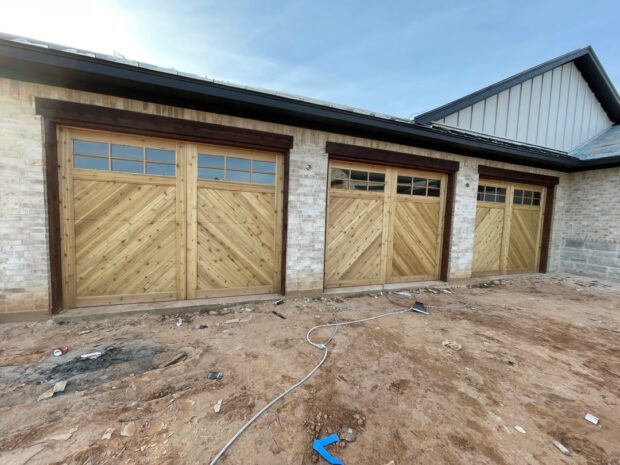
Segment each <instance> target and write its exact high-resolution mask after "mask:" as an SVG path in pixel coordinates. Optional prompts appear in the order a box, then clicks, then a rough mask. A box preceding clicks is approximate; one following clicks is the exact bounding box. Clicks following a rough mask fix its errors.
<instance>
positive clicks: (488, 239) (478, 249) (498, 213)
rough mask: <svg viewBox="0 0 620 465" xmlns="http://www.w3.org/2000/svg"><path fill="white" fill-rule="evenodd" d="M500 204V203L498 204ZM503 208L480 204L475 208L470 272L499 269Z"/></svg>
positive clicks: (502, 232)
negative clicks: (472, 258)
mask: <svg viewBox="0 0 620 465" xmlns="http://www.w3.org/2000/svg"><path fill="white" fill-rule="evenodd" d="M500 205H501V204H500ZM503 235H504V208H503V207H499V208H498V207H490V206H486V207H485V206H481V205H480V203H479V204H478V208H477V209H476V230H475V239H474V262H473V267H472V272H473V273H474V274H477V273H486V272H491V271H499V270H500V269H501V250H502V238H503Z"/></svg>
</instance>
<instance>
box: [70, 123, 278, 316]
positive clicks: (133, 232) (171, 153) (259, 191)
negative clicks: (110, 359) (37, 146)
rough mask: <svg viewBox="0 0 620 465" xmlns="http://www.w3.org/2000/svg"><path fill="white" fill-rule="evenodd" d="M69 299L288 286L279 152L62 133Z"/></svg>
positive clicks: (111, 300) (155, 297) (120, 299)
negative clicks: (284, 278)
mask: <svg viewBox="0 0 620 465" xmlns="http://www.w3.org/2000/svg"><path fill="white" fill-rule="evenodd" d="M59 143H60V147H59V149H60V150H59V153H60V154H61V157H60V181H61V182H60V186H61V212H62V218H61V220H62V221H61V233H62V238H61V246H62V252H63V259H62V274H63V301H64V303H65V306H66V307H82V306H93V305H106V304H118V303H131V302H150V301H159V300H174V299H187V298H200V297H214V296H222V295H243V294H255V293H267V292H269V293H271V292H279V291H280V287H281V286H280V281H281V255H282V250H281V247H282V245H281V244H282V236H281V234H282V191H283V188H282V185H283V181H282V179H283V178H282V156H281V155H278V154H274V153H268V152H262V151H256V150H248V149H241V148H239V149H237V148H227V147H219V146H201V145H197V144H190V143H186V142H181V141H171V140H163V139H162V140H160V139H156V138H151V137H137V136H129V135H122V134H114V133H108V132H98V131H85V130H79V129H72V128H62V129H61V130H60V132H59Z"/></svg>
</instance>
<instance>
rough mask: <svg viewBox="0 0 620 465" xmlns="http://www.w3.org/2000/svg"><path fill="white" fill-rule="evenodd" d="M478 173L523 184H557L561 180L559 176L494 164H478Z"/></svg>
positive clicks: (490, 177)
mask: <svg viewBox="0 0 620 465" xmlns="http://www.w3.org/2000/svg"><path fill="white" fill-rule="evenodd" d="M478 174H479V175H480V177H481V178H485V179H495V180H497V181H508V182H520V183H523V184H535V185H537V186H547V187H548V186H556V185H557V184H558V183H559V182H560V178H558V177H557V176H546V175H544V174H534V173H526V172H525V171H517V170H506V169H503V168H494V167H492V166H486V165H478Z"/></svg>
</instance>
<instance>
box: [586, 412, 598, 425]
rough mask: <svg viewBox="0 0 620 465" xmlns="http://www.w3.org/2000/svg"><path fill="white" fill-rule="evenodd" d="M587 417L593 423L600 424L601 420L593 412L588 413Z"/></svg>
mask: <svg viewBox="0 0 620 465" xmlns="http://www.w3.org/2000/svg"><path fill="white" fill-rule="evenodd" d="M585 419H586V420H588V421H589V422H590V423H592V424H593V425H598V422H599V419H598V417H595V416H594V415H592V414H591V413H588V414H586V416H585Z"/></svg>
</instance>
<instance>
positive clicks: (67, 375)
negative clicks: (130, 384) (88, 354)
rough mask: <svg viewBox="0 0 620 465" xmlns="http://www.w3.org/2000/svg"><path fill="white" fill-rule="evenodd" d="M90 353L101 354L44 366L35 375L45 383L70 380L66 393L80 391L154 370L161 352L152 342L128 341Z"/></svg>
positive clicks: (96, 349)
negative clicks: (96, 356) (92, 357)
mask: <svg viewBox="0 0 620 465" xmlns="http://www.w3.org/2000/svg"><path fill="white" fill-rule="evenodd" d="M93 351H97V352H102V354H101V356H100V357H98V358H95V359H91V360H89V359H86V360H84V359H82V358H81V356H80V355H78V356H75V357H73V358H72V359H70V360H68V361H66V362H62V363H58V364H55V365H53V366H49V365H47V364H46V366H42V367H40V368H39V370H37V375H38V377H39V378H40V379H42V380H44V381H45V382H48V383H53V382H56V381H60V380H71V382H70V383H69V385H68V389H67V390H81V389H83V388H85V387H88V386H93V385H98V384H101V383H103V382H107V381H113V380H115V379H120V378H124V377H127V376H131V375H134V376H135V375H139V374H142V373H144V372H146V371H150V370H152V369H154V368H157V363H156V361H155V356H156V355H158V354H160V353H162V352H163V349H162V348H161V347H159V346H157V345H155V344H154V343H153V342H152V341H128V342H116V343H114V344H111V345H108V346H104V347H101V348H99V347H98V348H95V349H93Z"/></svg>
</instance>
